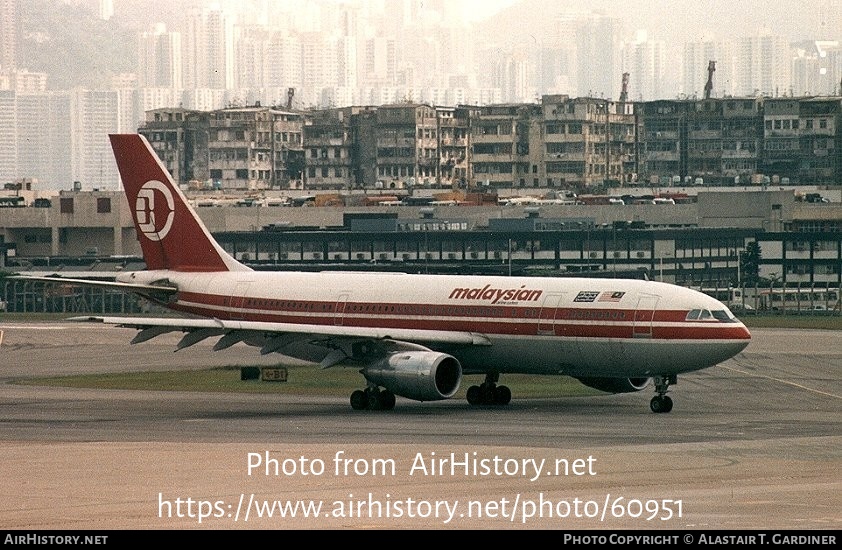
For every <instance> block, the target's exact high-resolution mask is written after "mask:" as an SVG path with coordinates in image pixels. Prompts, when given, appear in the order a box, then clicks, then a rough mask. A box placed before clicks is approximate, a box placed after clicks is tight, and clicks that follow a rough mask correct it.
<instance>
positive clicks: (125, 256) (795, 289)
mask: <svg viewBox="0 0 842 550" xmlns="http://www.w3.org/2000/svg"><path fill="white" fill-rule="evenodd" d="M799 198H801V196H800V195H798V194H796V193H795V192H793V191H792V190H775V191H770V190H767V191H760V190H753V191H745V192H736V191H727V192H700V193H699V194H698V195H697V199H696V201H695V202H688V203H686V204H630V205H582V204H572V205H565V204H548V205H541V206H496V205H495V206H472V207H467V206H455V205H435V206H424V207H412V206H373V207H312V206H311V207H300V208H295V207H285V208H273V207H268V206H250V207H245V206H233V205H230V206H208V207H198V208H197V210H198V212H199V215H200V217H201V218H202V220H203V221H204V223H205V224H206V225H207V226H208V228H209V230H210V231H211V232H212V233H213V235H214V237H215V238H216V239H217V240H218V241H219V242H220V244H221V245H222V246H223V247H224V248H225V249H226V250H227V251H228V252H229V253H231V254H232V255H233V256H234V257H235V258H237V259H238V260H239V261H241V262H243V263H245V264H247V265H249V266H251V267H252V268H254V269H259V270H309V271H313V270H351V271H363V270H381V271H382V270H386V271H404V272H411V273H463V274H469V273H470V274H495V275H529V276H590V277H635V278H644V277H648V278H650V279H657V280H663V281H667V282H674V283H676V284H679V285H683V286H691V287H694V288H701V289H703V290H705V291H708V292H710V293H716V294H717V296H718V297H721V298H722V299H723V300H724V301H726V302H730V303H734V302H743V301H745V300H749V301H750V302H751V303H748V304H746V306H747V307H750V308H758V309H776V307H775V304H773V303H772V300H773V297H768V298H763V294H764V289H765V291H771V289H775V288H780V289H782V290H781V291H782V292H783V291H784V290H783V289H787V290H786V292H790V291H791V292H792V293H793V296H794V304H789V305H788V304H787V303H786V299H785V298H784V299H783V300H784V301H783V303H781V304H779V306H780V307H787V306H788V307H787V309H796V308H797V309H805V308H811V309H812V308H815V309H817V310H822V309H829V310H831V311H832V310H834V309H836V310H837V311H838V309H839V288H840V286H842V204H840V203H839V202H819V203H808V202H804V201H803V200H799ZM2 214H3V216H2V218H0V220H2V221H0V268H2V269H3V270H5V271H7V272H9V271H22V272H27V273H33V274H35V273H37V274H41V275H44V274H47V275H50V274H57V275H64V276H66V277H70V276H87V277H91V276H93V277H101V278H108V277H113V276H114V274H116V273H117V272H118V271H125V270H135V269H141V268H143V262H142V259H141V258H140V248H139V245H138V242H137V240H136V237H135V230H134V227H133V225H132V220H131V215H130V214H131V213H130V211H129V210H128V204H127V202H126V201H125V198H124V197H123V195H122V194H121V193H117V192H108V191H95V192H85V191H68V192H62V193H61V194H60V196H59V197H58V199H57V200H55V201H53V202H52V203H51V204H49V205H43V204H42V206H41V207H38V208H36V207H26V208H6V209H3V212H2ZM27 285H28V286H27ZM741 287H748V289H747V290H745V291H743V292H738V293H734V291H733V290H729V289H734V288H737V289H739V288H741ZM752 288H754V291H753V292H752V291H751V289H752ZM0 290H2V291H3V292H4V296H5V298H4V301H5V302H6V304H7V305H6V307H7V308H8V309H9V310H10V311H47V310H50V311H53V310H58V311H101V310H109V311H110V310H112V309H117V310H121V311H122V310H125V309H128V310H131V308H133V307H135V306H134V305H133V301H132V300H131V299H129V298H126V297H125V296H114V295H111V294H108V295H106V294H104V293H101V291H84V292H86V293H87V296H84V295H80V293H82V294H84V292H83V291H81V290H78V289H76V290H67V289H65V290H62V291H57V290H55V289H53V290H50V291H46V290H44V289H43V285H39V284H34V283H22V282H13V281H3V286H2V287H0ZM786 292H785V294H786ZM723 293H725V294H724V295H723ZM769 293H770V292H766V293H765V294H769ZM780 307H779V308H777V309H780Z"/></svg>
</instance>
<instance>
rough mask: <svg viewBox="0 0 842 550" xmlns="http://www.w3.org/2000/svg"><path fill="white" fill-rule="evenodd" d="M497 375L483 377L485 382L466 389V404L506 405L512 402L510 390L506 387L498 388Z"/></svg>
mask: <svg viewBox="0 0 842 550" xmlns="http://www.w3.org/2000/svg"><path fill="white" fill-rule="evenodd" d="M499 379H500V375H499V374H498V373H488V374H486V375H485V382H483V383H482V384H480V385H479V386H471V387H470V388H468V394H467V396H466V397H467V398H468V403H469V404H471V405H508V404H509V401H511V400H512V390H510V389H509V387H508V386H498V385H497V380H499Z"/></svg>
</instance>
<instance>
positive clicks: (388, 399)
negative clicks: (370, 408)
mask: <svg viewBox="0 0 842 550" xmlns="http://www.w3.org/2000/svg"><path fill="white" fill-rule="evenodd" d="M380 408H381V409H383V410H384V411H391V410H392V409H394V408H395V394H394V393H392V392H390V391H389V390H383V391H382V392H380Z"/></svg>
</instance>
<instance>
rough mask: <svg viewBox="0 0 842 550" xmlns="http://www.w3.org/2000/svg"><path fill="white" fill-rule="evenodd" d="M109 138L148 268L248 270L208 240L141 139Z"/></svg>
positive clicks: (125, 135)
mask: <svg viewBox="0 0 842 550" xmlns="http://www.w3.org/2000/svg"><path fill="white" fill-rule="evenodd" d="M109 137H110V138H111V148H112V149H113V150H114V158H115V159H116V161H117V168H118V169H119V170H120V177H121V178H122V180H123V187H124V188H125V190H126V197H127V198H128V200H129V207H130V208H131V211H132V216H133V217H134V225H135V229H136V230H137V235H138V239H139V240H140V247H141V249H142V250H143V259H144V260H145V261H146V267H147V269H172V270H176V271H248V270H249V268H248V267H246V266H244V265H242V264H241V263H239V262H237V261H236V260H235V259H234V258H232V257H231V256H230V255H228V253H226V252H225V251H224V250H223V249H222V247H220V246H219V244H218V243H217V242H216V241H215V240H214V239H213V237H211V235H210V233H209V232H208V230H207V228H206V227H205V226H204V224H203V223H202V221H201V220H200V219H199V217H198V216H197V215H196V213H195V212H194V211H193V209H192V208H190V206H189V205H188V204H187V200H186V198H185V197H184V194H183V193H182V192H181V190H180V189H179V188H178V186H177V185H175V183H174V182H173V179H172V177H171V176H170V174H169V172H167V169H166V168H165V167H164V165H163V164H162V163H161V161H160V160H159V159H158V157H157V155H156V154H155V151H153V150H152V147H151V146H150V145H149V142H147V141H146V138H144V137H143V136H141V135H139V134H117V135H111V136H109Z"/></svg>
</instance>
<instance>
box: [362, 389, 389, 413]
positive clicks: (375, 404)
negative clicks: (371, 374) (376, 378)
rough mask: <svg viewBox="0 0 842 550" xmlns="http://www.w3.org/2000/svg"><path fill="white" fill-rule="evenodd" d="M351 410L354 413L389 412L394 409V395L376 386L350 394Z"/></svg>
mask: <svg viewBox="0 0 842 550" xmlns="http://www.w3.org/2000/svg"><path fill="white" fill-rule="evenodd" d="M351 408H352V409H354V410H355V411H365V410H369V411H391V410H392V409H394V408H395V394H394V393H392V392H391V391H389V390H386V389H383V390H381V389H380V388H378V387H377V386H369V387H367V388H366V389H364V390H357V391H355V392H354V393H352V394H351Z"/></svg>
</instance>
